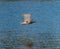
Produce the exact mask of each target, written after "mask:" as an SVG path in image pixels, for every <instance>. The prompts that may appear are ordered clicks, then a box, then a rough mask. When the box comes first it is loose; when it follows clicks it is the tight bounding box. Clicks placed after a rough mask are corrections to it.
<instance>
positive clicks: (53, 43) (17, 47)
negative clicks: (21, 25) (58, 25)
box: [0, 31, 60, 49]
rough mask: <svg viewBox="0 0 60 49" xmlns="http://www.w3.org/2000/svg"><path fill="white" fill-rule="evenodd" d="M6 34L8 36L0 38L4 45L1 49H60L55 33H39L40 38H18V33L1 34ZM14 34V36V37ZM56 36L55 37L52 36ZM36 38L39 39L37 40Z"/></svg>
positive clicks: (21, 36)
mask: <svg viewBox="0 0 60 49" xmlns="http://www.w3.org/2000/svg"><path fill="white" fill-rule="evenodd" d="M2 33H6V34H7V35H8V36H7V37H6V35H5V37H4V38H0V42H1V43H2V45H1V46H0V47H1V49H2V48H5V49H22V48H23V49H24V48H30V49H45V48H46V49H59V48H60V47H59V45H60V44H58V43H59V41H60V40H57V39H56V38H57V37H56V35H55V34H54V33H53V32H50V33H47V32H46V33H37V34H39V35H38V36H36V35H35V37H34V35H32V36H30V37H29V36H28V37H27V36H24V35H20V36H16V34H17V32H12V31H7V32H0V34H2ZM11 33H12V34H11ZM13 33H14V35H13ZM52 34H54V35H52ZM36 37H37V38H39V39H37V40H36Z"/></svg>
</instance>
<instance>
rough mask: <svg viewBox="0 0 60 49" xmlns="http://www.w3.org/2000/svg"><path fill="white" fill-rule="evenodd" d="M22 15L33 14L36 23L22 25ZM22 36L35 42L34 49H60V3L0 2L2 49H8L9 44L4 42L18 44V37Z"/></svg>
mask: <svg viewBox="0 0 60 49" xmlns="http://www.w3.org/2000/svg"><path fill="white" fill-rule="evenodd" d="M22 14H31V19H33V20H34V21H36V22H35V23H33V24H29V25H22V24H21V22H23V20H24V17H23V16H22ZM20 36H24V37H27V38H30V39H32V41H33V42H34V46H33V47H32V49H59V48H60V2H58V1H57V2H32V1H26V2H25V1H17V2H0V39H1V40H0V49H7V48H6V47H7V46H6V45H7V43H9V42H7V41H6V42H7V43H4V42H2V40H3V41H4V40H5V39H7V40H8V39H9V40H10V41H14V43H15V41H16V43H18V41H17V37H20ZM15 38H16V39H15ZM20 40H21V39H20ZM40 42H41V43H42V46H41V43H40ZM49 42H51V43H49ZM4 44H5V45H4ZM12 45H13V44H12ZM14 45H17V44H14ZM9 46H11V45H9ZM9 46H8V47H9ZM44 46H45V47H44ZM12 47H13V48H10V47H9V48H10V49H24V46H17V47H16V46H12ZM14 47H15V48H14Z"/></svg>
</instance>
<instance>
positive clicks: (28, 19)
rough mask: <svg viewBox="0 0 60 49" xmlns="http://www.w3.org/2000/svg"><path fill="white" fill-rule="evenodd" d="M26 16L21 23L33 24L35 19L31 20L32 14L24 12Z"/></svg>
mask: <svg viewBox="0 0 60 49" xmlns="http://www.w3.org/2000/svg"><path fill="white" fill-rule="evenodd" d="M23 16H24V22H22V23H21V24H31V23H33V21H31V18H30V17H31V14H23Z"/></svg>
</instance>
